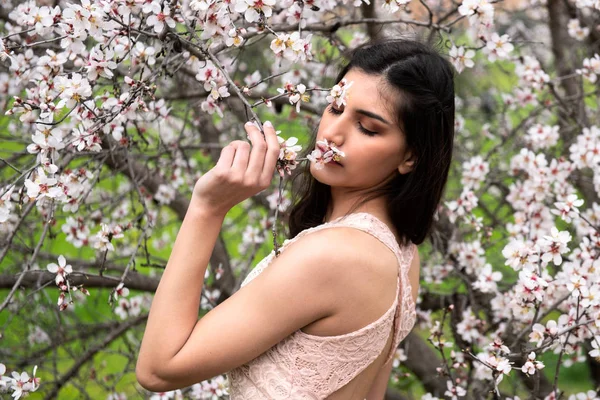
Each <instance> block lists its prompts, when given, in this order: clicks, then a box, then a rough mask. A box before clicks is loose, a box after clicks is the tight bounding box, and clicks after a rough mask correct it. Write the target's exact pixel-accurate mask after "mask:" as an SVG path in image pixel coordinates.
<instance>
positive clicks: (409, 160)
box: [398, 150, 417, 175]
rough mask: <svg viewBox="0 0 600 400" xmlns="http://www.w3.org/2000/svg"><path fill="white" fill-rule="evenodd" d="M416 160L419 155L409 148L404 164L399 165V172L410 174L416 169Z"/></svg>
mask: <svg viewBox="0 0 600 400" xmlns="http://www.w3.org/2000/svg"><path fill="white" fill-rule="evenodd" d="M416 162H417V157H416V156H415V155H414V154H413V152H412V151H410V150H408V151H407V152H406V156H405V157H404V161H402V164H400V165H399V166H398V172H400V174H401V175H404V174H408V173H409V172H411V171H412V170H413V169H414V167H415V165H416Z"/></svg>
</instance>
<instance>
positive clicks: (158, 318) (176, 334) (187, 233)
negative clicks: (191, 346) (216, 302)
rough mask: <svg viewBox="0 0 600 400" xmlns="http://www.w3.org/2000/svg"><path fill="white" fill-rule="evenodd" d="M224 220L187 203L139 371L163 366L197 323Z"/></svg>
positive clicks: (150, 319) (157, 296) (153, 308)
mask: <svg viewBox="0 0 600 400" xmlns="http://www.w3.org/2000/svg"><path fill="white" fill-rule="evenodd" d="M224 217H225V216H224V215H221V214H214V213H210V212H208V210H206V209H202V208H200V207H197V206H194V205H193V202H192V204H190V207H189V208H188V212H187V214H186V216H185V218H184V220H183V223H182V225H181V228H180V230H179V233H178V234H177V238H176V240H175V244H174V245H173V250H172V252H171V256H170V257H169V261H168V262H167V266H166V268H165V271H164V273H163V275H162V278H161V280H160V283H159V285H158V288H157V290H156V294H155V295H154V299H153V301H152V306H151V308H150V314H149V317H148V323H147V325H146V331H145V332H144V337H143V340H142V345H141V348H140V354H139V357H138V368H141V369H143V370H145V371H148V370H150V371H153V370H154V369H155V368H156V366H161V365H166V364H167V363H168V361H169V360H170V359H172V358H173V357H174V356H175V355H176V354H177V352H178V351H179V350H181V348H182V347H183V346H184V345H185V343H186V341H187V339H188V337H189V336H190V334H191V332H192V330H193V329H194V326H195V324H196V322H197V321H198V310H199V307H200V297H201V296H200V295H201V292H202V287H203V283H204V274H205V272H206V268H207V266H208V262H209V259H210V255H211V253H212V251H213V248H214V246H215V242H216V240H217V238H218V235H219V231H220V230H221V226H222V224H223V220H224Z"/></svg>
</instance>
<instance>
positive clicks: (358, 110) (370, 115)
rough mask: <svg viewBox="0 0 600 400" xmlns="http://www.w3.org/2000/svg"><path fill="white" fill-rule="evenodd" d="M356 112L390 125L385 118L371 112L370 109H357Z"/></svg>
mask: <svg viewBox="0 0 600 400" xmlns="http://www.w3.org/2000/svg"><path fill="white" fill-rule="evenodd" d="M356 112H357V113H359V114H363V115H366V116H367V117H369V118H373V119H376V120H378V121H381V122H383V123H384V124H388V125H391V123H389V122H388V121H387V120H386V119H385V118H383V117H382V116H380V115H378V114H375V113H372V112H371V111H367V110H362V109H357V110H356Z"/></svg>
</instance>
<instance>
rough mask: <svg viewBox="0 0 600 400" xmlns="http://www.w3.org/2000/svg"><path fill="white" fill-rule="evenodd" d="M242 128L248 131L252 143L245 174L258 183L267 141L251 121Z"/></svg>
mask: <svg viewBox="0 0 600 400" xmlns="http://www.w3.org/2000/svg"><path fill="white" fill-rule="evenodd" d="M244 128H245V129H246V132H248V137H249V138H250V142H251V143H252V152H251V153H250V161H249V162H248V170H247V171H246V175H247V176H248V177H250V178H251V179H252V178H253V179H255V180H256V181H257V183H258V181H259V179H260V176H261V173H262V169H263V164H264V162H265V154H266V152H267V142H265V139H264V137H263V134H262V133H261V132H260V130H259V129H258V128H257V127H256V126H255V125H254V124H252V123H251V122H247V123H246V125H244Z"/></svg>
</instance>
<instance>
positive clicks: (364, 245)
mask: <svg viewBox="0 0 600 400" xmlns="http://www.w3.org/2000/svg"><path fill="white" fill-rule="evenodd" d="M285 253H287V254H288V256H290V257H292V256H293V257H294V258H296V260H297V261H296V262H305V261H320V262H325V263H326V265H327V266H328V267H330V268H328V271H330V272H331V273H332V274H334V275H336V274H337V273H339V272H342V271H346V272H347V271H348V265H353V266H355V265H363V266H366V267H367V268H368V267H374V266H376V265H384V264H389V262H390V261H392V262H394V261H395V259H396V258H395V255H394V253H393V252H392V251H391V250H390V249H389V248H388V247H387V246H386V245H385V244H383V243H382V242H380V241H379V240H378V239H377V238H376V237H374V236H373V235H371V234H369V233H367V232H364V231H362V230H359V229H356V228H351V227H335V228H327V229H321V230H318V231H316V232H311V233H310V234H308V235H304V236H303V237H301V238H299V239H298V240H297V241H295V242H294V243H292V244H291V245H290V246H289V247H288V248H286V250H285V251H284V252H282V253H281V255H282V256H283V255H284V254H285Z"/></svg>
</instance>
